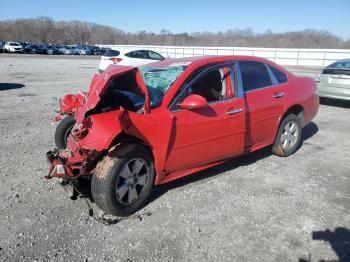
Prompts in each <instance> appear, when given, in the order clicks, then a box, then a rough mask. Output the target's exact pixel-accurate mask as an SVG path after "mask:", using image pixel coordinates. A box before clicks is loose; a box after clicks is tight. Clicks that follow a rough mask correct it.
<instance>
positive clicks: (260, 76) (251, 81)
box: [239, 61, 272, 92]
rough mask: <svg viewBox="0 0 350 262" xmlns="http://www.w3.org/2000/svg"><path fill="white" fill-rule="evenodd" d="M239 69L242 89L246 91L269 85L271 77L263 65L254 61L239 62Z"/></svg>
mask: <svg viewBox="0 0 350 262" xmlns="http://www.w3.org/2000/svg"><path fill="white" fill-rule="evenodd" d="M239 67H240V69H241V75H242V82H243V91H244V92H248V91H251V90H255V89H258V88H262V87H265V86H270V85H271V84H272V83H271V79H270V75H269V72H268V71H267V69H266V67H265V65H264V64H263V63H260V62H255V61H241V62H239Z"/></svg>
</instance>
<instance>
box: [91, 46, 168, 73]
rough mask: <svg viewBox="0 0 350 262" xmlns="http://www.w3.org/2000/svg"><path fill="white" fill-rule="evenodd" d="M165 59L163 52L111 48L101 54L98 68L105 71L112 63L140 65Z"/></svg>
mask: <svg viewBox="0 0 350 262" xmlns="http://www.w3.org/2000/svg"><path fill="white" fill-rule="evenodd" d="M164 59H165V58H164V57H163V56H162V55H161V54H158V53H157V52H154V51H151V50H139V49H125V50H123V49H119V50H115V49H110V50H107V51H106V52H105V53H104V54H103V55H102V56H101V61H100V65H99V68H98V70H99V72H103V71H104V70H106V68H107V67H108V66H109V65H111V64H118V65H127V66H140V65H145V64H149V63H153V62H156V61H161V60H164Z"/></svg>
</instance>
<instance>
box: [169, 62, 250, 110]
mask: <svg viewBox="0 0 350 262" xmlns="http://www.w3.org/2000/svg"><path fill="white" fill-rule="evenodd" d="M237 65H238V62H237V61H230V62H226V63H225V62H224V63H221V64H215V65H211V66H208V67H207V68H205V69H204V70H202V71H201V72H199V73H198V74H197V75H196V76H195V77H194V78H193V79H192V80H191V81H190V82H189V83H184V84H183V85H182V86H181V87H180V88H179V89H180V90H181V89H182V90H181V91H180V93H179V94H178V95H177V96H176V97H174V98H173V100H172V102H171V103H170V105H169V106H168V110H169V111H170V112H173V113H175V112H178V111H182V110H184V109H181V108H174V106H175V105H176V104H177V101H178V99H179V97H180V96H181V95H182V94H183V93H184V92H185V91H186V90H187V89H188V88H189V87H190V86H191V85H193V83H194V82H196V81H197V80H198V79H199V78H201V77H202V76H203V75H205V74H206V73H208V72H210V71H212V70H215V69H219V68H224V67H228V69H229V70H230V77H231V88H232V90H231V91H233V93H234V94H236V93H237V94H240V93H241V92H240V91H239V90H241V91H243V86H242V81H241V79H237V78H238V76H239V78H241V77H240V74H239V73H238V72H237V71H236V72H235V71H234V68H236V67H237ZM232 73H234V74H233V75H232ZM235 76H236V77H235ZM189 77H191V76H189ZM232 77H234V78H233V79H232ZM237 80H238V81H237ZM239 80H240V81H239ZM236 87H237V91H236V90H235V89H236ZM242 97H243V94H241V96H235V97H230V98H226V99H223V100H217V101H212V102H208V104H209V105H212V104H218V103H223V102H227V101H231V100H234V99H238V98H242Z"/></svg>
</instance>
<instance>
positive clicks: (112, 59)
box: [108, 57, 123, 64]
mask: <svg viewBox="0 0 350 262" xmlns="http://www.w3.org/2000/svg"><path fill="white" fill-rule="evenodd" d="M108 60H110V61H112V62H113V64H117V63H119V62H120V61H122V60H123V59H121V58H119V57H111V58H108Z"/></svg>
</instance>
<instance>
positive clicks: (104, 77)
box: [75, 65, 148, 123]
mask: <svg viewBox="0 0 350 262" xmlns="http://www.w3.org/2000/svg"><path fill="white" fill-rule="evenodd" d="M130 71H135V74H136V75H137V74H138V75H139V72H138V69H137V67H132V66H121V65H111V66H109V67H108V68H107V70H106V71H104V72H103V73H101V74H96V75H95V76H94V78H93V79H92V81H91V85H90V88H89V92H88V95H87V99H86V101H85V102H84V104H83V105H82V106H81V107H79V108H78V109H77V111H76V113H75V119H76V121H77V123H81V122H82V121H83V120H84V118H85V113H86V112H88V111H89V110H91V109H93V108H95V107H96V105H97V104H98V102H99V101H100V99H101V96H102V95H103V94H104V92H105V91H106V89H107V87H108V84H109V81H110V80H111V79H112V78H113V77H117V76H120V75H123V74H125V73H127V72H130ZM136 79H137V82H138V84H139V86H140V88H141V90H142V92H143V93H144V94H145V97H146V101H147V99H148V91H147V88H146V86H145V85H144V84H143V83H140V77H136ZM141 82H142V81H141Z"/></svg>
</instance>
